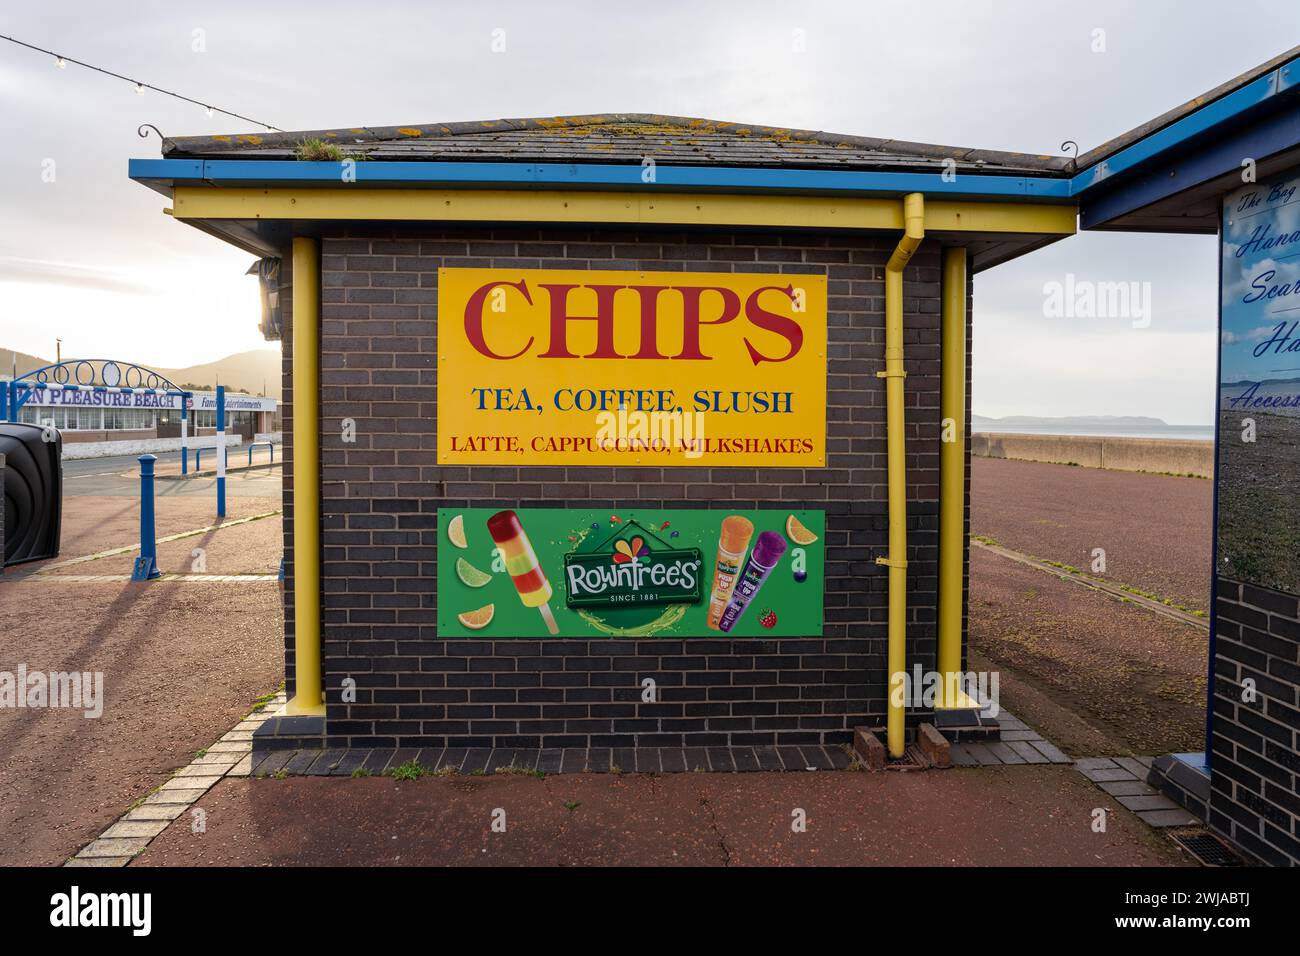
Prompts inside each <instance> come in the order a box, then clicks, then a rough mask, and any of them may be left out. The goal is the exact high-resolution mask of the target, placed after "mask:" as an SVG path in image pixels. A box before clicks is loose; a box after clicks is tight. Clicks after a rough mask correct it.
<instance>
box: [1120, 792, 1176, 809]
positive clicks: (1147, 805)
mask: <svg viewBox="0 0 1300 956" xmlns="http://www.w3.org/2000/svg"><path fill="white" fill-rule="evenodd" d="M1116 799H1118V800H1119V802H1120V804H1121V805H1122V806H1124V807H1125V808H1127V809H1129V810H1132V811H1133V812H1135V813H1137V812H1138V811H1142V810H1178V809H1181V808H1180V807H1179V806H1178V804H1176V803H1174V801H1172V800H1170V799H1169V798H1168V797H1166V796H1165V795H1164V794H1162V793H1152V794H1144V795H1135V796H1124V797H1117V798H1116Z"/></svg>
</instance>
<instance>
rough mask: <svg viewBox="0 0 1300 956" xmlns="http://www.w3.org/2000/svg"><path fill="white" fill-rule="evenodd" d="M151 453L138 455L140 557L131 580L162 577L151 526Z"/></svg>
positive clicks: (156, 545) (136, 561)
mask: <svg viewBox="0 0 1300 956" xmlns="http://www.w3.org/2000/svg"><path fill="white" fill-rule="evenodd" d="M157 460H158V459H157V458H156V457H155V456H153V455H141V456H140V557H138V558H136V559H135V567H134V568H133V569H132V571H131V580H132V581H152V580H154V579H155V578H160V577H162V572H161V571H159V570H158V542H157V541H156V540H155V538H154V526H153V464H154V462H156V461H157Z"/></svg>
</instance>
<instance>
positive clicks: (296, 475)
mask: <svg viewBox="0 0 1300 956" xmlns="http://www.w3.org/2000/svg"><path fill="white" fill-rule="evenodd" d="M292 282H293V314H292V332H293V510H294V515H295V517H294V522H293V649H294V657H293V660H294V696H293V699H292V700H290V701H289V702H288V703H287V704H286V705H285V713H287V714H312V715H318V716H323V715H324V713H325V698H324V693H323V691H322V688H321V633H320V617H321V614H320V606H321V591H320V337H319V332H318V329H319V323H320V243H319V242H318V241H317V240H315V239H310V238H304V237H297V238H295V239H294V240H293V276H292Z"/></svg>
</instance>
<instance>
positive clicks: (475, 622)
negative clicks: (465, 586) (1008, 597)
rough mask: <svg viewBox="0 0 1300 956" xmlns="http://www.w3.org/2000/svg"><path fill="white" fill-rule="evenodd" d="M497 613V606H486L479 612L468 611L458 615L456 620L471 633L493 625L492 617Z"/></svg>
mask: <svg viewBox="0 0 1300 956" xmlns="http://www.w3.org/2000/svg"><path fill="white" fill-rule="evenodd" d="M496 612H497V606H496V605H495V604H485V605H483V607H481V608H479V609H478V610H477V611H466V612H465V613H463V614H457V615H456V620H458V621H460V623H462V624H464V625H465V626H466V627H467V628H469V629H470V630H471V631H481V630H482V629H483V628H485V627H487V626H488V625H489V624H491V623H492V615H494V614H496Z"/></svg>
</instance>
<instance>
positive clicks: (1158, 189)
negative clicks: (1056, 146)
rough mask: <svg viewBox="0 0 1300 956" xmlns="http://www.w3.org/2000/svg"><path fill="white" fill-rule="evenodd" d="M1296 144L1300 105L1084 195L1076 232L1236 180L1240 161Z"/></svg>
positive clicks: (1299, 135) (1299, 132) (1294, 103)
mask: <svg viewBox="0 0 1300 956" xmlns="http://www.w3.org/2000/svg"><path fill="white" fill-rule="evenodd" d="M1297 144H1300V100H1296V101H1292V102H1291V103H1290V104H1289V105H1288V108H1287V109H1284V110H1280V111H1278V112H1276V113H1272V114H1270V115H1269V116H1267V117H1264V118H1263V119H1262V120H1260V121H1258V122H1254V123H1251V124H1249V125H1247V126H1243V127H1242V128H1240V129H1237V130H1233V131H1232V132H1230V133H1229V134H1228V135H1225V136H1222V137H1218V138H1214V139H1210V140H1207V141H1206V142H1204V143H1202V144H1200V145H1199V146H1197V147H1196V148H1195V149H1192V150H1188V151H1186V152H1180V153H1179V154H1178V155H1177V156H1172V157H1170V158H1168V159H1164V158H1160V159H1157V160H1153V161H1152V162H1151V163H1149V164H1148V165H1146V166H1145V167H1144V168H1143V169H1141V170H1140V171H1138V172H1137V173H1135V174H1134V175H1132V176H1129V177H1127V178H1126V179H1125V180H1124V181H1123V182H1121V183H1116V184H1115V187H1114V188H1113V189H1108V190H1104V191H1099V192H1098V193H1093V194H1085V195H1084V196H1082V197H1081V199H1082V202H1081V203H1080V206H1079V228H1081V229H1097V228H1101V227H1103V226H1105V225H1107V224H1108V223H1110V222H1113V221H1114V220H1116V219H1119V218H1120V217H1122V216H1125V215H1128V214H1129V213H1133V212H1136V211H1137V210H1139V209H1143V208H1145V207H1146V206H1150V205H1152V204H1153V203H1156V202H1159V201H1160V200H1162V199H1167V198H1168V197H1170V196H1174V195H1176V194H1178V193H1181V192H1184V191H1186V190H1188V189H1193V188H1195V187H1197V186H1201V185H1203V184H1205V183H1207V182H1210V181H1211V180H1214V179H1217V178H1219V177H1220V176H1224V175H1227V174H1229V173H1236V174H1238V175H1239V174H1240V173H1241V171H1242V168H1241V160H1242V157H1244V156H1258V157H1265V156H1273V155H1276V154H1278V153H1282V152H1284V151H1286V150H1289V149H1292V148H1294V147H1295V146H1296V145H1297Z"/></svg>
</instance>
